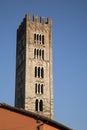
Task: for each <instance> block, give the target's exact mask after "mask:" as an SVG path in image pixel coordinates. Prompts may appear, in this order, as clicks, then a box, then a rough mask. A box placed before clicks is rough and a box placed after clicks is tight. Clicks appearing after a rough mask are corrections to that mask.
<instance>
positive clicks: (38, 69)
mask: <svg viewBox="0 0 87 130" xmlns="http://www.w3.org/2000/svg"><path fill="white" fill-rule="evenodd" d="M38 78H40V67H38Z"/></svg>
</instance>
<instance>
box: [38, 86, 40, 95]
mask: <svg viewBox="0 0 87 130" xmlns="http://www.w3.org/2000/svg"><path fill="white" fill-rule="evenodd" d="M38 93H40V84H38Z"/></svg>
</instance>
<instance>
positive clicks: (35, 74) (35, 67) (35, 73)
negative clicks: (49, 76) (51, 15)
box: [35, 67, 37, 77]
mask: <svg viewBox="0 0 87 130" xmlns="http://www.w3.org/2000/svg"><path fill="white" fill-rule="evenodd" d="M35 77H37V67H35Z"/></svg>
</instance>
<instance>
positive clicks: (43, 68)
mask: <svg viewBox="0 0 87 130" xmlns="http://www.w3.org/2000/svg"><path fill="white" fill-rule="evenodd" d="M53 102H54V101H53V72H52V19H51V18H48V19H47V20H45V18H44V17H40V20H38V17H37V16H33V19H31V18H30V15H29V14H26V16H25V18H24V19H23V21H22V23H21V24H20V26H19V28H18V29H17V46H16V85H15V106H16V107H19V108H24V109H25V110H29V111H31V112H34V113H38V114H39V115H44V116H46V117H48V118H53V111H54V110H53Z"/></svg>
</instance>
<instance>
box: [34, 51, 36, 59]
mask: <svg viewBox="0 0 87 130" xmlns="http://www.w3.org/2000/svg"><path fill="white" fill-rule="evenodd" d="M35 57H36V49H34V58H35Z"/></svg>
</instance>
